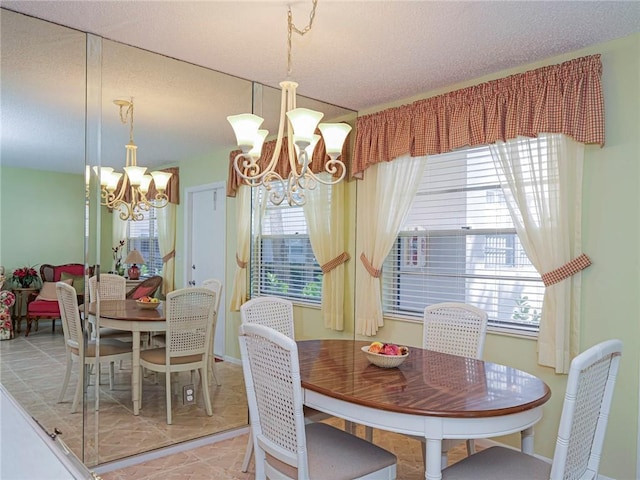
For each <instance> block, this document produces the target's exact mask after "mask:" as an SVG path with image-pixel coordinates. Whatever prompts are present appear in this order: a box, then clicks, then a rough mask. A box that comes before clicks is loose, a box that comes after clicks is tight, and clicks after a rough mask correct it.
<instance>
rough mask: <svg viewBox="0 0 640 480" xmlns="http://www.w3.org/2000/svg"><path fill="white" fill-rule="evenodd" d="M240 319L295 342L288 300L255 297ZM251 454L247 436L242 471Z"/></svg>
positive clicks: (308, 414)
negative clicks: (268, 329)
mask: <svg viewBox="0 0 640 480" xmlns="http://www.w3.org/2000/svg"><path fill="white" fill-rule="evenodd" d="M240 319H241V322H242V325H246V324H257V325H264V326H266V327H269V328H273V329H274V330H276V331H278V332H280V333H282V334H283V335H286V336H287V337H289V338H291V339H293V340H295V335H294V325H293V303H292V302H291V301H290V300H286V299H284V298H279V297H256V298H252V299H251V300H249V301H247V302H245V303H244V304H242V305H241V306H240ZM304 413H305V416H306V417H307V418H309V417H312V418H313V419H314V420H322V419H324V418H328V417H329V415H327V414H325V413H323V412H318V411H316V410H313V409H310V408H305V409H304ZM252 453H253V439H252V438H251V435H249V442H248V443H247V449H246V451H245V454H244V460H243V461H242V471H243V472H246V471H247V470H248V469H249V462H251V454H252Z"/></svg>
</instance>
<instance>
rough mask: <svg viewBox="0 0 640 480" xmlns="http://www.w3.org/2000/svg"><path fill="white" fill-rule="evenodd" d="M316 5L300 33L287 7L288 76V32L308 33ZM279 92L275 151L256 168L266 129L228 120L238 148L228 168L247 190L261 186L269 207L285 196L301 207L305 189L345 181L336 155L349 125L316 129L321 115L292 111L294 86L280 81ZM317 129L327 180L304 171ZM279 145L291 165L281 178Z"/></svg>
mask: <svg viewBox="0 0 640 480" xmlns="http://www.w3.org/2000/svg"><path fill="white" fill-rule="evenodd" d="M316 4H317V0H313V8H312V10H311V14H310V16H309V18H310V19H309V25H307V26H306V27H305V28H304V29H302V30H299V29H298V28H297V27H296V26H295V25H294V24H293V22H292V19H291V18H292V17H291V8H289V11H288V17H287V18H288V56H287V60H288V71H287V72H288V74H290V73H291V34H292V32H296V33H298V34H300V35H304V34H305V33H307V32H308V31H309V30H311V26H312V24H313V19H314V17H315V11H316ZM280 88H281V89H282V95H281V104H280V105H281V108H280V123H279V126H278V135H277V140H276V148H275V150H274V152H273V156H272V157H271V159H270V160H269V162H268V164H267V165H266V166H261V165H260V164H259V163H258V160H259V158H260V154H261V151H262V145H263V144H264V141H265V138H266V137H267V135H268V134H269V132H268V131H267V130H260V126H261V125H262V122H263V121H264V119H262V118H261V117H259V116H257V115H254V114H250V113H245V114H241V115H232V116H229V117H227V120H229V123H230V124H231V126H232V128H233V131H234V132H235V134H236V141H237V144H238V147H239V148H240V150H241V153H240V154H238V155H237V156H236V157H235V159H234V162H233V165H234V169H235V171H236V172H237V174H238V175H239V176H240V178H242V180H243V181H244V182H245V184H247V185H250V186H252V187H259V186H264V187H265V188H266V190H267V192H268V197H269V200H270V201H271V202H272V203H273V204H275V205H280V204H281V203H282V202H283V201H284V199H285V198H286V199H287V202H288V203H289V205H304V204H305V203H306V198H305V193H304V192H305V190H313V189H314V188H316V186H317V185H318V183H323V184H325V185H334V184H336V183H338V182H340V181H342V179H343V178H344V177H345V174H346V172H347V169H346V167H345V164H344V163H343V162H342V160H340V159H339V158H338V157H339V156H340V155H341V154H342V146H343V145H344V142H345V140H346V138H347V135H348V134H349V132H350V131H351V126H350V125H348V124H346V123H320V124H319V125H318V123H319V122H320V120H321V119H322V117H323V116H324V114H323V113H321V112H316V111H314V110H309V109H308V108H297V107H296V89H297V88H298V84H297V83H296V82H293V81H290V80H287V81H284V82H281V83H280ZM285 123H286V139H285ZM316 129H320V132H321V134H322V137H323V139H324V142H325V147H326V151H327V155H328V156H329V159H328V160H327V161H326V162H325V164H324V172H326V173H328V174H329V175H327V176H320V175H317V174H316V173H314V172H313V171H311V168H310V167H309V164H310V162H311V159H312V157H313V150H314V148H315V145H316V144H317V142H318V140H319V139H320V135H317V134H316ZM283 141H286V142H287V146H288V148H287V152H288V159H289V166H290V173H289V175H288V178H286V179H285V178H283V177H282V175H281V174H280V173H279V172H278V171H276V167H277V166H278V158H279V157H280V151H281V149H282V145H283Z"/></svg>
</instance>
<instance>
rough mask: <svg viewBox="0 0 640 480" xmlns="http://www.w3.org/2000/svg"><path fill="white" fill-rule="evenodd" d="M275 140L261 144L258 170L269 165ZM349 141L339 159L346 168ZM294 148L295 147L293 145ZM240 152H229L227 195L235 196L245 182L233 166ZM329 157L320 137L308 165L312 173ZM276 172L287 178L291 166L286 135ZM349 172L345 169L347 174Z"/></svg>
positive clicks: (346, 142) (262, 169)
mask: <svg viewBox="0 0 640 480" xmlns="http://www.w3.org/2000/svg"><path fill="white" fill-rule="evenodd" d="M276 143H277V140H270V141H268V142H265V143H264V145H263V146H262V153H261V155H260V158H259V159H258V165H260V169H261V170H260V171H264V168H265V167H266V166H267V165H269V162H270V161H271V157H272V156H273V152H274V150H275V149H276ZM349 145H350V142H349V137H347V140H345V142H344V146H343V147H342V155H341V156H340V159H341V160H342V161H343V162H344V164H345V165H346V166H347V170H348V168H349V151H350V148H349ZM294 148H295V147H294ZM240 153H242V152H241V151H240V150H233V151H232V152H231V153H229V181H228V182H227V197H235V196H236V192H237V191H238V187H240V185H243V184H245V182H244V180H243V179H242V178H241V177H240V176H239V175H238V172H236V169H235V168H234V166H233V162H234V159H235V158H236V156H237V155H238V154H240ZM328 159H329V156H328V155H327V154H326V151H325V147H324V140H323V139H322V137H320V140H319V141H318V144H317V145H316V148H315V150H314V151H313V157H312V159H311V163H310V164H309V167H310V168H311V171H312V172H313V173H319V172H323V171H324V164H325V162H326V160H328ZM275 170H276V172H278V173H279V174H280V176H281V177H282V178H287V177H288V176H289V173H290V172H291V166H290V165H289V146H288V142H287V137H284V138H283V139H282V148H281V149H280V155H279V157H278V160H277V162H276V168H275ZM348 174H349V172H348V171H347V175H348Z"/></svg>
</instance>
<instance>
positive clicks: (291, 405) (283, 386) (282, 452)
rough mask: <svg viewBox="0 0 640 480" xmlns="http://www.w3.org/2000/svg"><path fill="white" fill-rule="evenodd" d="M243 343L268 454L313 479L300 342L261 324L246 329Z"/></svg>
mask: <svg viewBox="0 0 640 480" xmlns="http://www.w3.org/2000/svg"><path fill="white" fill-rule="evenodd" d="M239 340H240V354H241V357H242V370H243V373H244V381H245V386H246V390H247V399H248V402H249V418H250V419H251V428H252V430H253V433H254V435H255V436H256V438H257V439H258V442H259V443H260V446H261V447H262V448H263V449H264V451H265V452H266V453H268V454H270V455H272V456H274V457H276V458H278V460H280V461H282V462H284V463H286V464H288V465H291V466H293V467H296V468H297V469H298V478H308V477H309V475H308V472H309V467H308V460H307V448H306V435H305V429H304V416H303V410H302V386H301V383H300V365H299V362H298V347H297V345H296V342H295V341H294V340H293V339H292V338H290V337H288V336H287V335H284V334H283V333H281V332H278V331H277V330H274V329H273V328H269V327H267V326H264V325H258V324H242V325H241V326H240V337H239Z"/></svg>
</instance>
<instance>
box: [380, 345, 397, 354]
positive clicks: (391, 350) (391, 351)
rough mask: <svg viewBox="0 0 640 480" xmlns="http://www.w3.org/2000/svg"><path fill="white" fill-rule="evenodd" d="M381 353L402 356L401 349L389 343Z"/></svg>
mask: <svg viewBox="0 0 640 480" xmlns="http://www.w3.org/2000/svg"><path fill="white" fill-rule="evenodd" d="M380 353H382V354H384V355H400V348H399V347H398V346H397V345H394V344H393V343H387V344H385V346H384V348H383V349H382V351H381V352H380Z"/></svg>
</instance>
